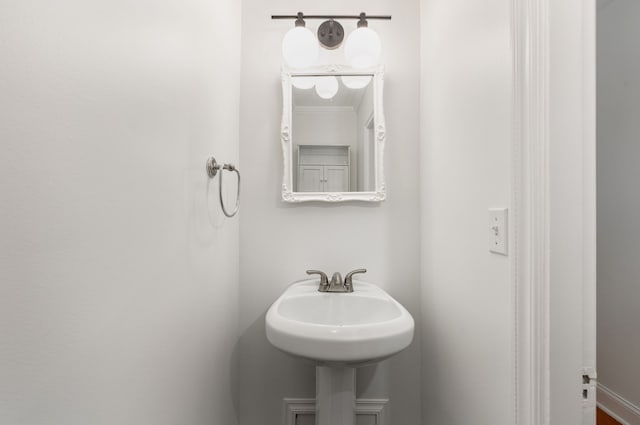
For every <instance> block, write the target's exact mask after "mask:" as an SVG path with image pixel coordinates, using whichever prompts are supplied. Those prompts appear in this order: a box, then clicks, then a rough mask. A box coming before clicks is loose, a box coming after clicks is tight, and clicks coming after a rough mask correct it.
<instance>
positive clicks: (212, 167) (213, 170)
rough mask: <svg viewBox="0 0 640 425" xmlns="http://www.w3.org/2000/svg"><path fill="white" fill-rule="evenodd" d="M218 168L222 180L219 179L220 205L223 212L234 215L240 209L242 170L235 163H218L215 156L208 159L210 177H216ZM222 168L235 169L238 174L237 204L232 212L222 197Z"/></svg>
mask: <svg viewBox="0 0 640 425" xmlns="http://www.w3.org/2000/svg"><path fill="white" fill-rule="evenodd" d="M218 170H221V171H220V180H219V181H218V193H219V195H220V206H221V207H222V212H223V213H224V215H226V216H227V217H233V216H234V215H236V214H237V213H238V209H240V171H239V170H238V169H237V168H236V166H235V165H233V164H218V162H217V161H216V159H215V158H214V157H211V158H209V159H208V160H207V174H208V175H209V177H211V178H214V177H215V176H216V175H217V174H218ZM222 170H227V171H235V172H236V174H237V175H238V191H237V193H236V206H235V208H234V210H233V211H232V212H228V211H227V208H226V207H225V206H224V199H223V198H222V174H223V172H222Z"/></svg>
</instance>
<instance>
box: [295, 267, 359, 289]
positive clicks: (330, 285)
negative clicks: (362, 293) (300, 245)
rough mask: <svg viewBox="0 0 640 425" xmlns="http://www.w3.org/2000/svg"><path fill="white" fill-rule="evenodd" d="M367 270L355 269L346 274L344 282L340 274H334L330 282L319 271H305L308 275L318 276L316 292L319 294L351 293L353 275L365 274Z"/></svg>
mask: <svg viewBox="0 0 640 425" xmlns="http://www.w3.org/2000/svg"><path fill="white" fill-rule="evenodd" d="M366 272H367V269H356V270H352V271H350V272H349V273H347V276H346V277H345V279H344V281H343V280H342V275H341V274H340V272H335V273H334V274H333V276H332V277H331V282H329V279H328V278H327V275H326V274H325V273H324V272H321V271H320V270H307V274H308V275H312V274H317V275H320V286H318V291H320V292H353V275H354V274H358V273H366Z"/></svg>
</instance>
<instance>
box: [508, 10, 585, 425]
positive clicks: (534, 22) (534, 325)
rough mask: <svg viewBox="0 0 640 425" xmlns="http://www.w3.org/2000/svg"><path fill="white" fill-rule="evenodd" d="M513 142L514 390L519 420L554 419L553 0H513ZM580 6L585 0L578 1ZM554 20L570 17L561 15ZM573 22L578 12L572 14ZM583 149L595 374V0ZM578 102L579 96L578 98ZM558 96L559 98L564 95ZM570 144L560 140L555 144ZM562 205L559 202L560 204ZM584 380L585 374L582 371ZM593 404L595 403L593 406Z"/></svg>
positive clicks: (542, 423) (537, 424)
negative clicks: (552, 222)
mask: <svg viewBox="0 0 640 425" xmlns="http://www.w3.org/2000/svg"><path fill="white" fill-rule="evenodd" d="M511 4H512V14H511V19H512V34H511V36H512V54H513V56H512V58H513V59H512V60H513V76H514V77H513V78H514V79H513V117H512V122H513V129H512V131H513V139H512V140H513V142H512V146H511V147H512V164H513V165H512V170H511V171H512V199H511V201H512V202H511V204H512V217H513V220H512V225H513V228H512V232H511V234H512V236H511V240H510V241H509V242H510V243H511V244H512V245H511V246H512V247H513V256H512V258H511V276H512V281H513V288H514V289H513V306H514V307H513V314H514V318H515V325H514V334H513V341H514V344H513V349H514V359H515V363H514V382H513V385H514V391H515V411H514V414H515V421H514V422H515V423H516V424H517V425H549V424H550V423H551V417H550V415H551V388H550V382H551V375H550V373H551V353H550V348H551V347H550V340H551V325H552V324H551V323H550V317H551V310H550V308H551V271H550V264H551V258H552V257H551V250H550V247H551V220H550V211H551V204H550V201H551V189H550V185H549V184H550V177H551V175H550V169H551V166H550V162H551V161H550V160H551V152H550V140H551V137H550V135H551V120H550V111H551V108H552V106H553V105H554V103H552V102H553V98H552V95H553V94H552V93H551V92H550V81H551V60H550V58H551V47H550V46H551V44H550V40H551V38H552V36H553V33H552V31H551V30H552V28H551V25H552V19H551V18H552V16H551V15H552V13H553V12H552V10H551V7H550V6H551V3H550V0H512V3H511ZM576 4H577V3H576ZM553 18H554V20H553V24H554V25H558V22H559V21H561V20H562V19H564V18H565V17H564V16H554V17H553ZM569 19H573V17H571V18H569ZM577 19H580V20H581V22H580V25H581V28H582V30H581V31H582V33H581V40H580V43H581V45H582V51H581V52H579V54H580V55H581V59H582V62H581V67H582V74H581V75H576V78H581V81H582V86H581V93H580V96H581V99H580V102H581V105H582V110H581V111H580V115H581V117H580V126H581V128H576V129H575V131H576V132H580V135H579V137H580V144H581V152H576V155H577V156H576V158H579V159H580V160H581V161H582V164H581V166H582V181H581V182H580V184H581V185H582V186H581V187H577V186H576V190H581V199H582V205H581V209H582V212H583V214H582V217H581V218H580V219H581V220H582V235H581V236H582V244H583V245H582V270H581V273H582V284H583V287H584V289H585V290H584V294H586V296H584V300H583V309H582V323H583V346H582V347H583V356H584V359H583V361H584V364H583V370H585V371H590V372H591V374H592V376H594V377H595V365H596V357H595V356H596V353H595V341H594V339H593V336H595V332H596V299H595V294H596V289H595V288H596V166H595V164H596V162H595V160H596V143H595V140H596V134H595V105H596V88H595V69H596V68H595V67H596V58H595V44H596V40H595V30H596V4H595V0H587V1H584V2H582V5H581V11H579V13H578V14H577ZM574 100H575V99H574ZM556 101H557V100H556ZM558 142H562V141H556V140H554V144H555V143H558ZM556 208H558V207H556ZM577 378H578V376H577ZM592 402H593V397H591V396H590V397H589V399H588V400H586V401H584V402H583V422H584V423H590V422H591V409H593V414H594V415H595V404H594V403H592ZM591 404H594V405H593V406H592V405H591Z"/></svg>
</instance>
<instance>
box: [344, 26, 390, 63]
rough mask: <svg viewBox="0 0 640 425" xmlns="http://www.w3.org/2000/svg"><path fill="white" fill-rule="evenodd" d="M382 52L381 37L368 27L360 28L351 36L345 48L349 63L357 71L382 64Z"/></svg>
mask: <svg viewBox="0 0 640 425" xmlns="http://www.w3.org/2000/svg"><path fill="white" fill-rule="evenodd" d="M381 52H382V47H381V44H380V37H379V36H378V34H377V33H376V32H375V31H374V30H372V29H370V28H368V27H366V26H362V27H359V28H358V29H356V30H355V31H354V32H352V33H351V34H349V38H347V43H346V45H345V47H344V55H345V57H346V58H347V63H348V64H349V65H351V66H352V67H354V68H357V69H363V68H369V67H371V66H374V65H377V64H378V63H379V62H380V54H381Z"/></svg>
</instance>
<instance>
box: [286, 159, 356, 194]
mask: <svg viewBox="0 0 640 425" xmlns="http://www.w3.org/2000/svg"><path fill="white" fill-rule="evenodd" d="M348 190H349V167H348V166H344V165H301V166H299V167H298V192H346V191H348Z"/></svg>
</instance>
